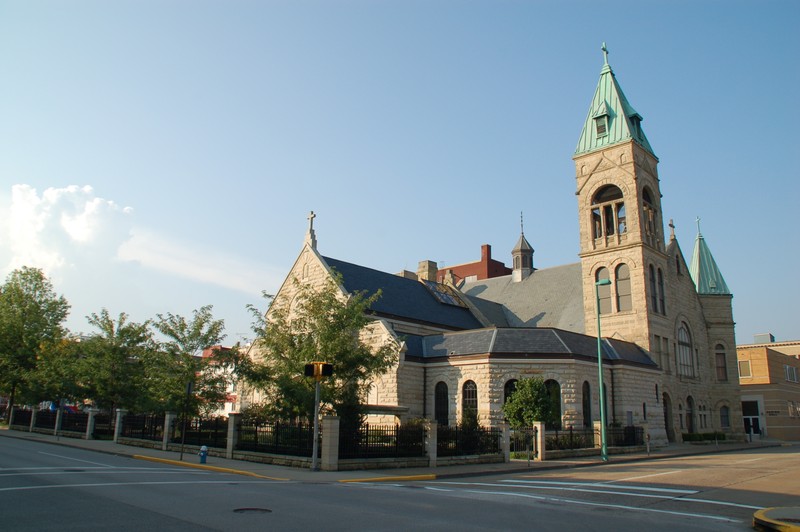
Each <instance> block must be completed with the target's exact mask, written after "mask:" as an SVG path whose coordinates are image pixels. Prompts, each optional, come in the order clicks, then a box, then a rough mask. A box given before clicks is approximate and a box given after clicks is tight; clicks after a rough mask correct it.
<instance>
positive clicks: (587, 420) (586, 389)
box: [582, 381, 592, 427]
mask: <svg viewBox="0 0 800 532" xmlns="http://www.w3.org/2000/svg"><path fill="white" fill-rule="evenodd" d="M582 395H583V426H584V427H591V426H592V389H591V387H590V386H589V383H588V382H587V381H583V391H582Z"/></svg>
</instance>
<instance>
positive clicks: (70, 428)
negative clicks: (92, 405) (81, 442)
mask: <svg viewBox="0 0 800 532" xmlns="http://www.w3.org/2000/svg"><path fill="white" fill-rule="evenodd" d="M88 424H89V414H86V413H84V412H67V411H64V412H63V413H62V414H61V430H63V431H66V432H83V433H85V432H86V426H87V425H88Z"/></svg>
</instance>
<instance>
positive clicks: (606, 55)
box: [600, 43, 608, 65]
mask: <svg viewBox="0 0 800 532" xmlns="http://www.w3.org/2000/svg"><path fill="white" fill-rule="evenodd" d="M600 49H601V50H603V62H604V64H606V65H607V64H608V48H607V47H606V43H603V46H601V47H600Z"/></svg>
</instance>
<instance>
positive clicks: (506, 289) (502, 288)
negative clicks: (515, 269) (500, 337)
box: [461, 263, 584, 333]
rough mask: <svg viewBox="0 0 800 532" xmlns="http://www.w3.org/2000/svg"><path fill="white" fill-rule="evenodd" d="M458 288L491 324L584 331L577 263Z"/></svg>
mask: <svg viewBox="0 0 800 532" xmlns="http://www.w3.org/2000/svg"><path fill="white" fill-rule="evenodd" d="M461 291H462V292H463V293H464V294H466V295H467V297H469V298H470V300H471V301H472V303H473V304H474V305H475V306H476V307H477V308H478V309H479V310H480V311H481V313H483V315H484V316H485V317H486V318H487V319H489V320H490V321H491V322H492V324H493V325H496V326H499V327H504V326H510V327H555V328H558V329H564V330H567V331H574V332H578V333H582V332H584V314H583V284H582V278H581V265H580V263H574V264H566V265H564V266H556V267H553V268H544V269H541V270H536V271H535V272H533V273H532V274H531V275H530V276H529V277H527V278H526V279H524V280H522V281H520V282H516V283H515V282H514V281H513V280H512V277H511V276H510V275H506V276H504V277H495V278H493V279H484V280H481V281H474V282H468V283H465V284H464V285H463V286H462V287H461ZM501 309H502V314H501V313H500V311H501Z"/></svg>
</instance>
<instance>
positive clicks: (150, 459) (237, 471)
mask: <svg viewBox="0 0 800 532" xmlns="http://www.w3.org/2000/svg"><path fill="white" fill-rule="evenodd" d="M131 458H135V459H136V460H145V461H148V462H158V463H160V464H170V465H174V466H182V467H191V468H194V469H205V470H206V471H216V472H218V473H232V474H234V475H244V476H247V477H256V478H263V479H267V480H281V481H287V480H291V479H288V478H276V477H268V476H264V475H259V474H258V473H253V472H252V471H242V470H241V469H231V468H228V467H217V466H211V465H205V464H190V463H188V462H181V461H180V460H169V459H167V458H157V457H155V456H145V455H143V454H134V455H132V456H131Z"/></svg>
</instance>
